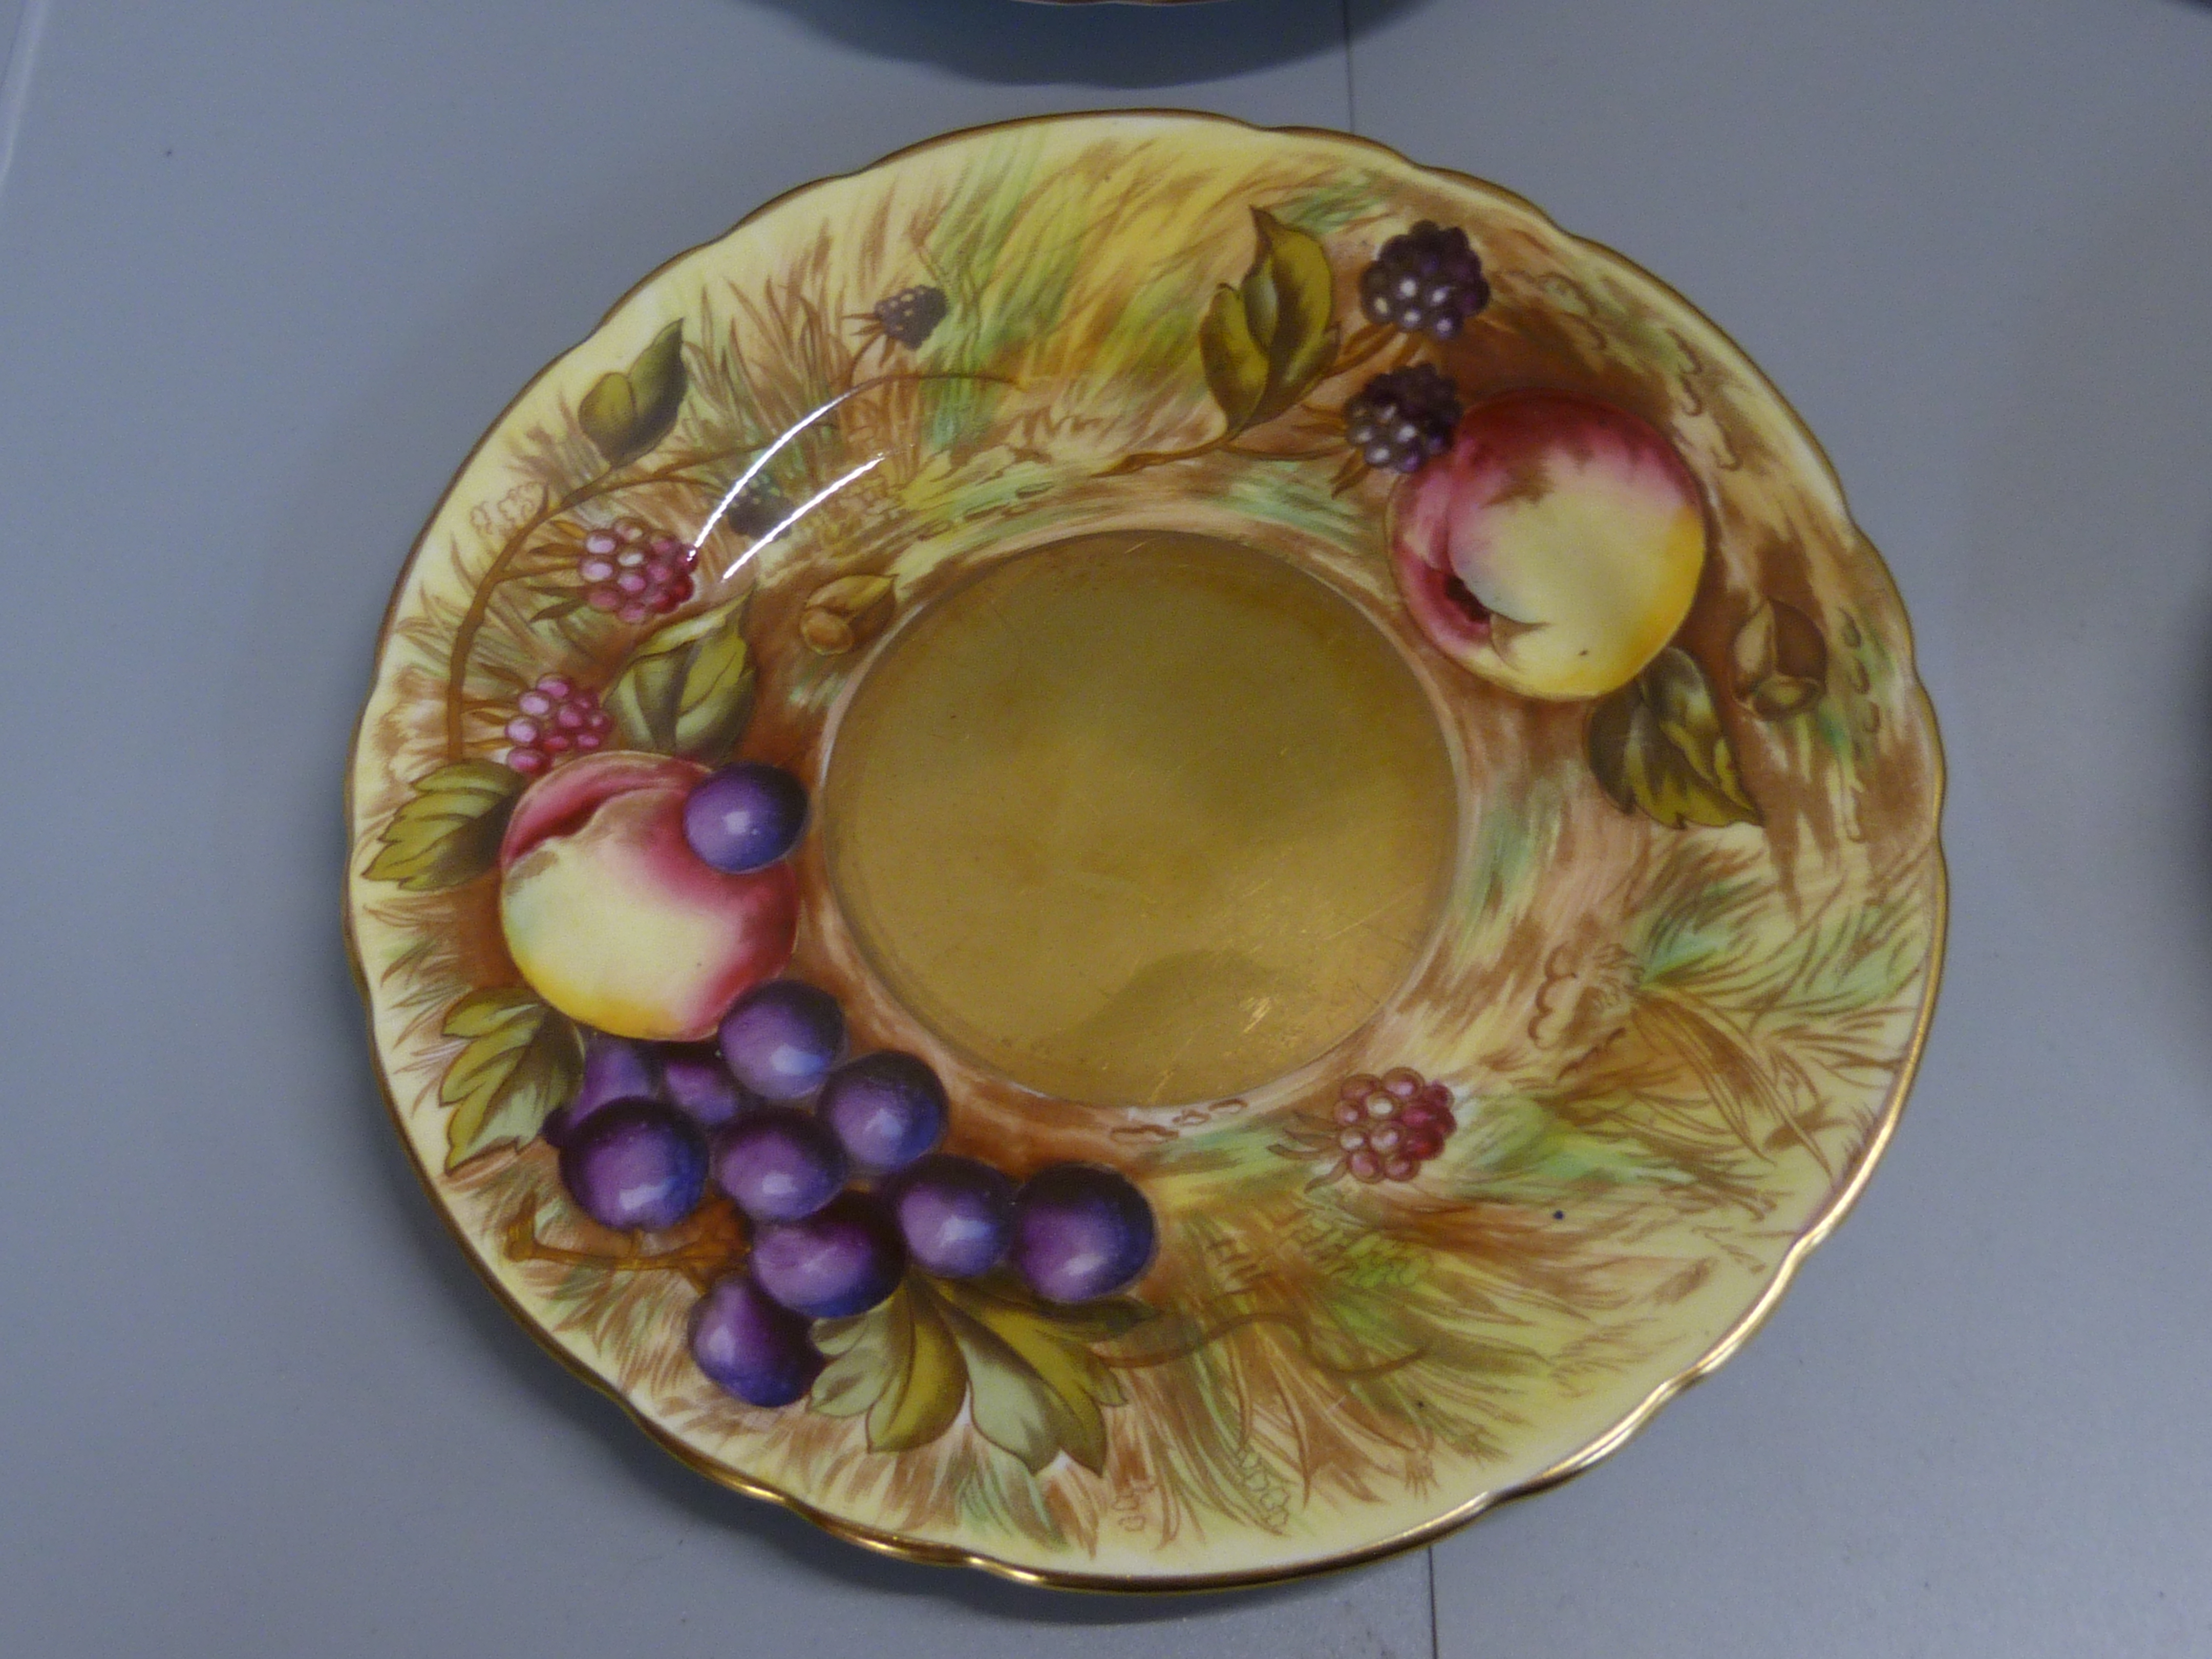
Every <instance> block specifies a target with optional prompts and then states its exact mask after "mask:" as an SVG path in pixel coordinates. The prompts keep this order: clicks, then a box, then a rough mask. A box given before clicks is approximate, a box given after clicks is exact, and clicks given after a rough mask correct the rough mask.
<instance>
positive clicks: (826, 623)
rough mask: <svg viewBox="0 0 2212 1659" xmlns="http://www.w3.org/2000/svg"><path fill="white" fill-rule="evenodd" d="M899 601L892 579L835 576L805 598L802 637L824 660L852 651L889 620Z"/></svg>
mask: <svg viewBox="0 0 2212 1659" xmlns="http://www.w3.org/2000/svg"><path fill="white" fill-rule="evenodd" d="M895 602H896V597H895V593H894V590H893V585H892V582H891V579H890V577H889V576H835V577H832V578H831V579H830V580H828V581H826V582H824V583H823V584H822V586H819V587H817V588H816V589H815V590H814V591H813V592H811V593H810V594H808V595H807V596H806V603H805V605H803V606H802V607H801V608H800V610H799V638H800V639H801V640H803V641H805V642H806V645H807V647H808V648H809V649H811V650H813V651H817V652H819V653H821V654H822V655H823V656H825V657H834V656H836V655H838V654H839V653H842V652H846V651H850V650H851V649H852V648H853V647H854V646H856V645H858V644H859V643H860V641H863V640H865V639H866V638H867V637H868V636H869V635H872V634H873V633H875V632H876V631H877V630H878V629H880V628H882V627H883V625H884V623H887V622H889V621H890V617H891V610H892V607H893V605H894V604H895Z"/></svg>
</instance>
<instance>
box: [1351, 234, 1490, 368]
mask: <svg viewBox="0 0 2212 1659" xmlns="http://www.w3.org/2000/svg"><path fill="white" fill-rule="evenodd" d="M1489 303H1490V283H1489V282H1488V280H1487V279H1486V278H1485V277H1484V276H1483V274H1482V259H1481V256H1480V255H1479V254H1477V253H1476V252H1475V251H1474V248H1472V247H1471V246H1468V240H1467V233H1466V232H1465V231H1463V230H1462V229H1461V228H1459V227H1458V226H1457V225H1454V226H1453V227H1452V228H1450V229H1449V230H1447V229H1445V228H1443V226H1442V225H1439V224H1435V223H1432V222H1430V221H1429V220H1426V219H1424V220H1422V221H1421V222H1420V223H1419V224H1418V225H1415V226H1414V227H1413V228H1412V229H1411V230H1409V231H1407V232H1406V233H1405V234H1403V235H1401V236H1393V237H1392V238H1391V239H1390V240H1389V241H1387V242H1385V243H1383V246H1382V250H1381V251H1380V252H1377V253H1376V256H1375V263H1374V264H1370V265H1369V266H1368V267H1367V269H1366V270H1364V271H1362V272H1361V273H1360V274H1359V308H1360V310H1362V311H1363V312H1364V313H1366V314H1367V319H1368V320H1369V321H1370V322H1376V323H1383V324H1386V325H1389V327H1391V328H1396V329H1403V330H1404V331H1406V332H1407V333H1408V334H1426V335H1428V336H1429V337H1431V338H1432V339H1437V340H1449V339H1454V338H1456V337H1458V334H1459V331H1460V330H1461V329H1462V328H1463V327H1465V326H1466V324H1467V319H1468V318H1470V317H1472V316H1474V314H1475V313H1477V312H1478V311H1480V310H1481V309H1482V308H1483V307H1485V306H1486V305H1488V304H1489Z"/></svg>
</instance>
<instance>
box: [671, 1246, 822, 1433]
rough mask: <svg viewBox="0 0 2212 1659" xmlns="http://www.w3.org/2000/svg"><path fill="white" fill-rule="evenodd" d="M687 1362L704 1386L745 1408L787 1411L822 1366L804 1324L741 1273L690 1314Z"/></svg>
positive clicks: (710, 1293)
mask: <svg viewBox="0 0 2212 1659" xmlns="http://www.w3.org/2000/svg"><path fill="white" fill-rule="evenodd" d="M691 1358H693V1359H694V1360H695V1361H696V1362H697V1364H698V1366H699V1369H700V1370H702V1371H704V1372H705V1373H706V1374H707V1379H708V1381H709V1382H711V1383H714V1386H715V1387H716V1388H718V1389H722V1390H724V1391H725V1392H726V1393H729V1394H733V1395H737V1397H738V1399H740V1400H742V1401H744V1402H745V1403H746V1404H747V1405H749V1406H788V1405H789V1404H791V1402H792V1401H794V1400H797V1399H798V1398H799V1397H800V1396H801V1395H804V1394H805V1392H806V1391H807V1389H811V1388H812V1387H813V1386H814V1379H815V1378H816V1377H817V1376H819V1375H821V1371H822V1366H823V1358H822V1356H821V1354H820V1353H819V1352H817V1350H816V1348H815V1346H814V1344H813V1342H812V1341H811V1340H810V1339H809V1338H808V1336H807V1334H806V1322H805V1320H804V1319H801V1318H800V1317H799V1316H798V1315H797V1314H795V1313H792V1312H790V1311H788V1310H785V1309H782V1308H779V1307H778V1306H776V1304H775V1303H774V1302H772V1301H770V1300H769V1297H768V1295H767V1293H766V1292H765V1291H763V1290H762V1289H761V1287H760V1286H759V1285H756V1284H755V1283H753V1281H752V1280H751V1279H748V1278H747V1277H746V1276H745V1275H744V1274H743V1273H732V1274H731V1275H730V1276H729V1277H728V1278H726V1279H716V1280H715V1281H714V1287H713V1288H712V1289H711V1290H709V1291H708V1292H707V1294H706V1295H704V1296H702V1297H700V1298H699V1300H698V1303H697V1304H696V1305H695V1306H694V1307H693V1308H692V1310H691Z"/></svg>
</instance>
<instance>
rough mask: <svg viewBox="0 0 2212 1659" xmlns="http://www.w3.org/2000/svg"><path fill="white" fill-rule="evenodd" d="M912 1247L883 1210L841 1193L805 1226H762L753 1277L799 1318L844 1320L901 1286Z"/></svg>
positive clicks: (864, 1198) (856, 1195)
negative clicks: (904, 1240) (907, 1247)
mask: <svg viewBox="0 0 2212 1659" xmlns="http://www.w3.org/2000/svg"><path fill="white" fill-rule="evenodd" d="M905 1267H906V1246H905V1245H903V1244H902V1243H900V1242H899V1235H898V1229H897V1227H896V1226H895V1225H892V1222H891V1218H890V1216H888V1215H886V1214H885V1213H884V1209H883V1206H881V1205H880V1204H878V1203H877V1202H876V1201H875V1200H873V1199H872V1198H871V1197H869V1196H868V1195H867V1194H866V1193H851V1192H848V1193H842V1194H839V1195H838V1196H837V1197H836V1198H834V1199H832V1200H829V1203H828V1204H826V1205H824V1206H823V1207H822V1208H821V1209H819V1210H817V1211H816V1212H814V1213H813V1214H812V1215H811V1216H809V1217H807V1218H806V1219H805V1220H804V1221H786V1222H779V1223H777V1224H775V1225H772V1226H766V1227H763V1228H762V1229H761V1230H760V1232H759V1233H758V1235H757V1236H756V1237H755V1238H754V1239H753V1277H754V1278H756V1279H758V1280H759V1281H760V1286H761V1288H762V1289H763V1290H764V1291H767V1292H768V1293H769V1295H770V1296H772V1297H775V1299H776V1300H777V1301H778V1302H781V1304H783V1305H784V1306H785V1307H787V1308H788V1309H790V1310H792V1311H793V1313H800V1314H805V1316H807V1317H808V1318H809V1319H842V1318H844V1317H846V1316H848V1315H849V1314H856V1313H866V1311H867V1310H869V1309H871V1308H872V1307H874V1306H875V1305H876V1304H877V1303H878V1302H880V1301H882V1300H883V1299H884V1297H887V1296H889V1295H890V1293H891V1292H892V1291H894V1290H896V1289H897V1288H898V1282H899V1274H900V1273H902V1272H903V1271H904V1270H905Z"/></svg>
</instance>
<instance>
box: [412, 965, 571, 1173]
mask: <svg viewBox="0 0 2212 1659" xmlns="http://www.w3.org/2000/svg"><path fill="white" fill-rule="evenodd" d="M445 1031H446V1035H447V1036H457V1037H466V1038H468V1039H469V1042H468V1043H467V1044H466V1046H465V1047H464V1048H462V1049H461V1051H460V1053H459V1054H456V1055H454V1056H453V1064H451V1065H450V1066H447V1068H446V1077H445V1081H444V1082H443V1083H441V1085H439V1088H438V1097H439V1099H441V1101H443V1102H444V1103H446V1104H447V1105H448V1106H450V1107H452V1108H453V1117H452V1119H451V1120H450V1121H448V1122H447V1126H446V1167H447V1169H448V1170H453V1169H458V1168H459V1166H460V1165H462V1164H465V1163H467V1162H468V1161H469V1159H471V1158H475V1157H477V1156H478V1155H479V1154H481V1153H483V1152H489V1150H490V1149H491V1148H492V1147H494V1146H501V1145H504V1144H507V1143H508V1142H514V1141H524V1140H528V1139H531V1138H532V1136H533V1135H535V1134H536V1133H538V1130H539V1128H540V1127H543V1125H544V1121H545V1120H546V1119H547V1118H548V1117H549V1116H550V1115H552V1113H553V1111H554V1109H556V1107H558V1106H560V1105H561V1104H562V1103H563V1102H565V1101H566V1100H568V1098H569V1097H570V1096H572V1095H574V1093H575V1091H576V1085H577V1084H578V1083H579V1082H580V1081H581V1080H582V1078H583V1074H584V1045H583V1042H582V1040H581V1039H580V1037H579V1036H577V1034H576V1028H575V1027H574V1025H573V1024H570V1023H569V1022H568V1020H567V1019H565V1018H562V1016H561V1015H559V1014H556V1013H555V1012H553V1010H552V1009H550V1008H549V1007H548V1006H546V1005H545V1004H544V1002H543V1001H541V1000H539V999H538V997H537V996H536V995H535V994H532V992H530V991H527V990H525V989H523V988H521V987H508V988H506V989H502V990H497V991H471V993H470V994H468V995H466V996H465V997H463V998H462V999H461V1000H459V1002H457V1003H455V1004H454V1005H453V1007H452V1008H451V1009H449V1010H448V1011H447V1014H446V1024H445Z"/></svg>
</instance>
